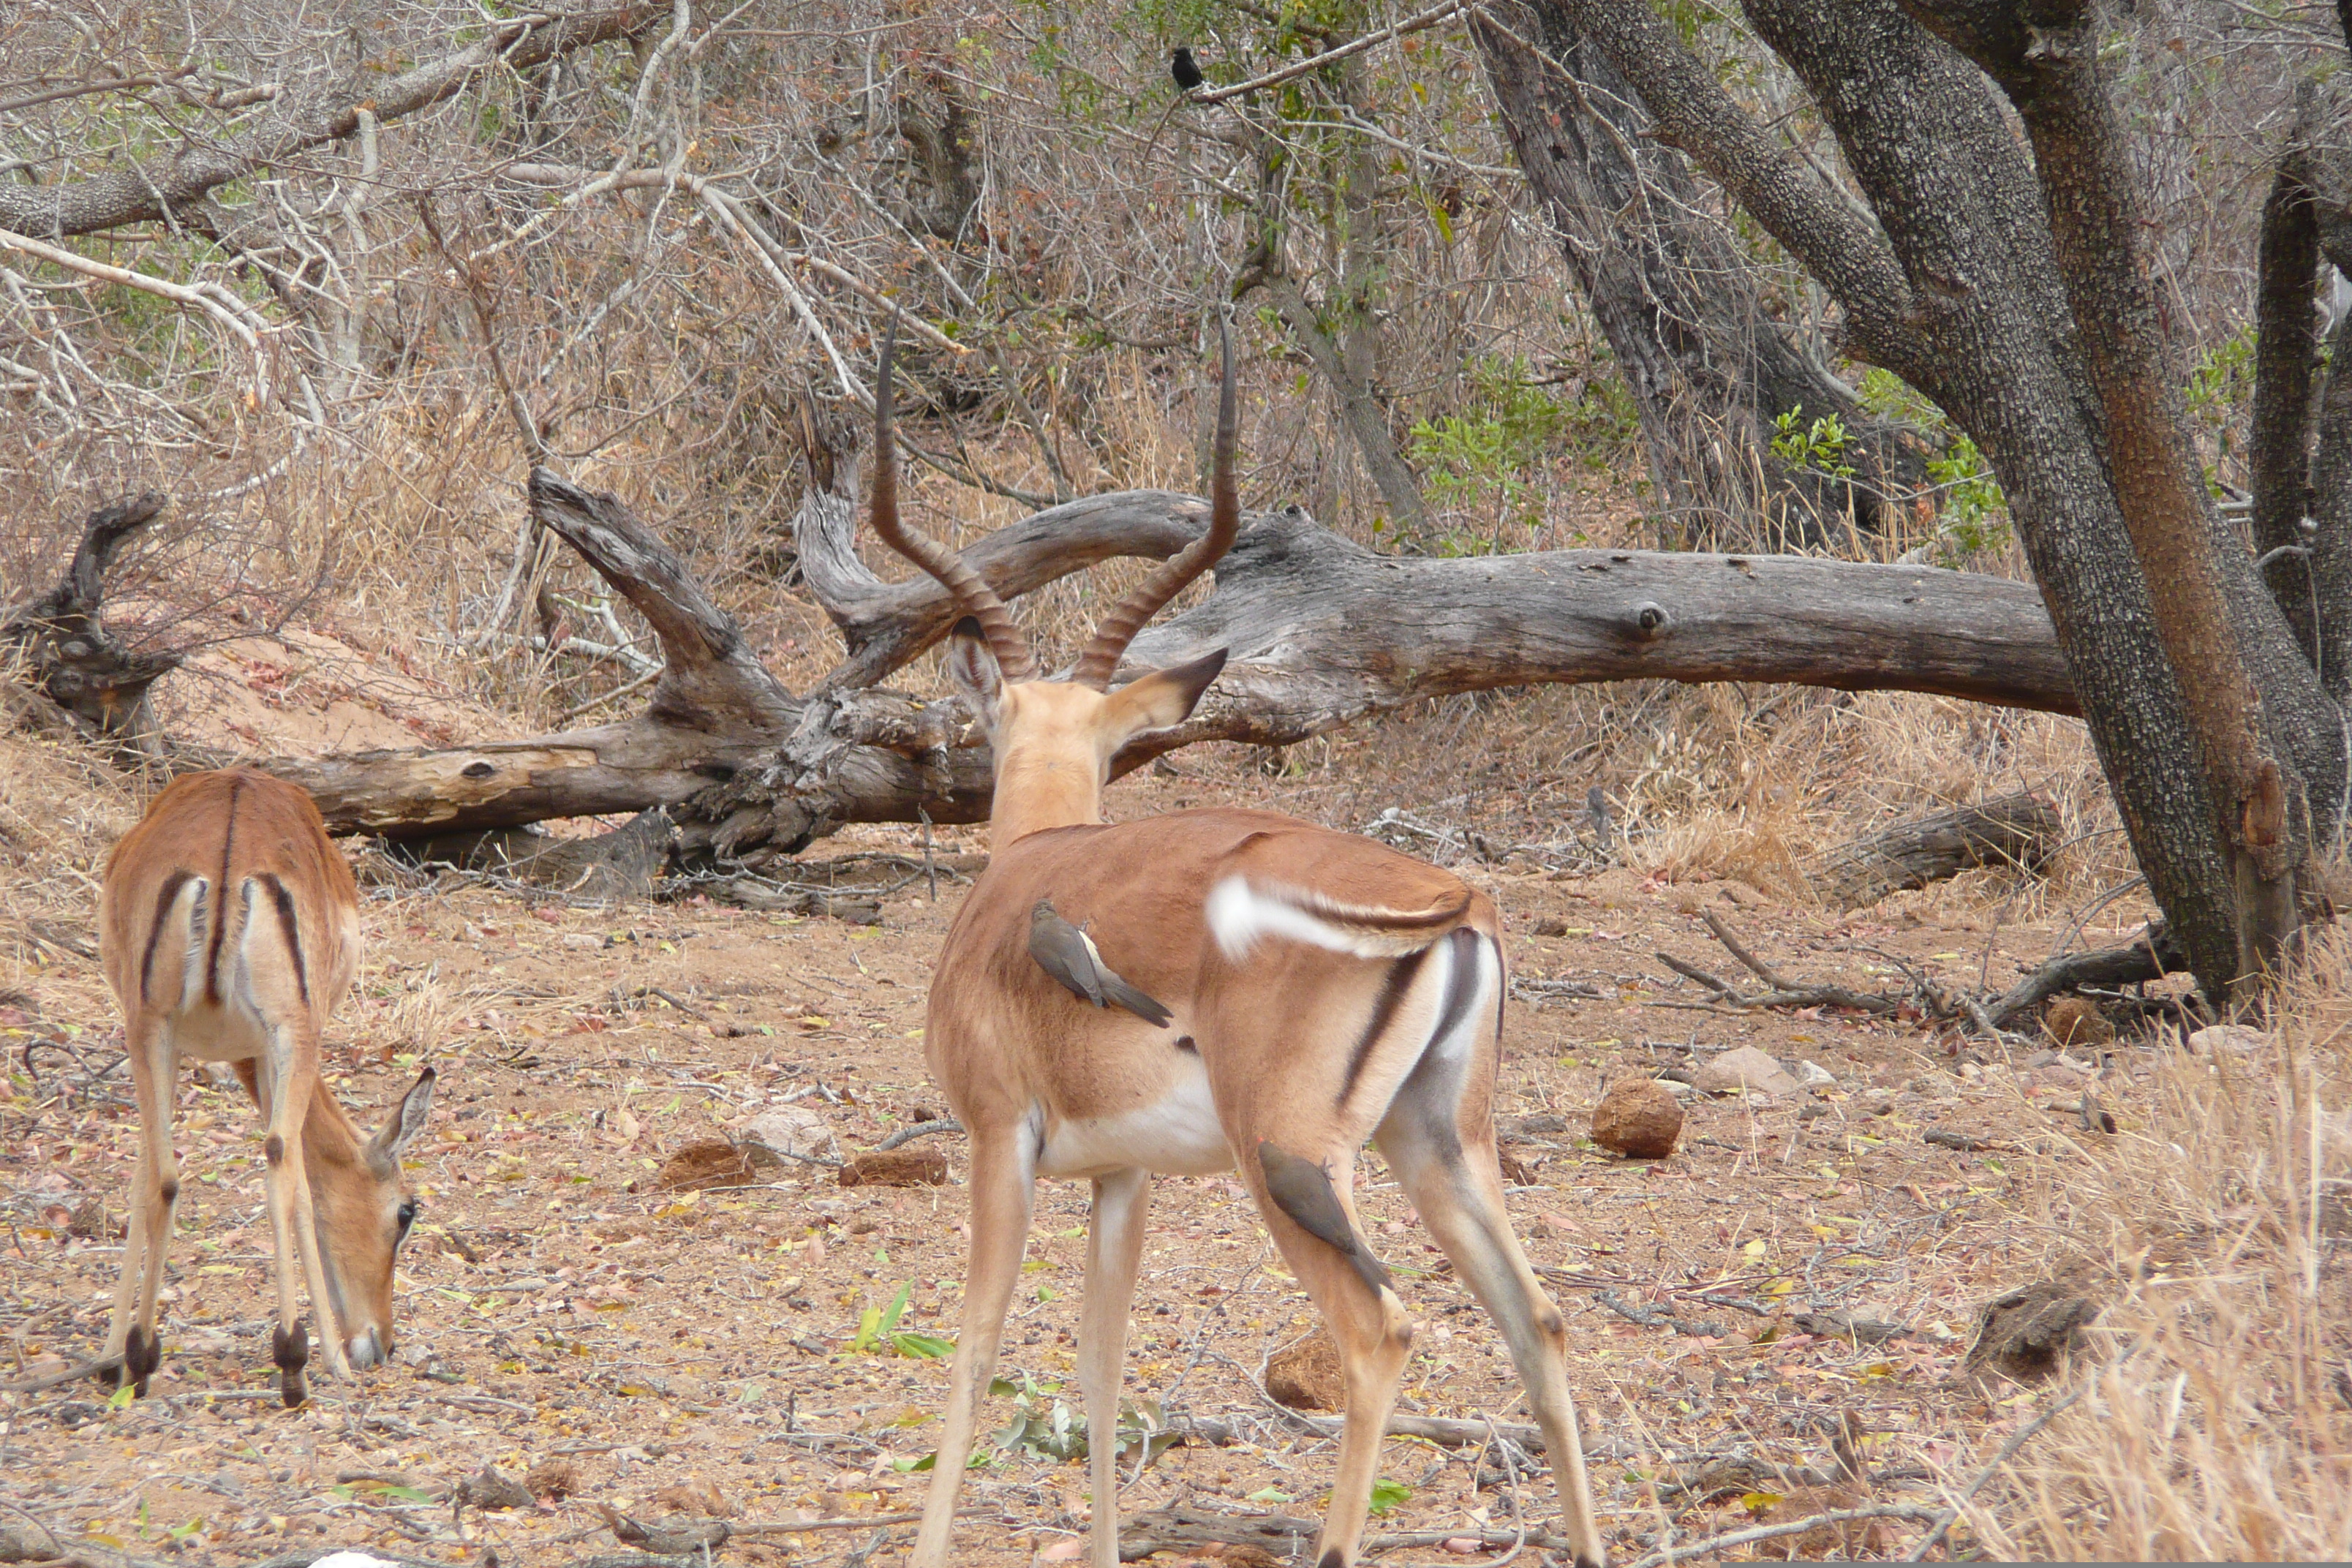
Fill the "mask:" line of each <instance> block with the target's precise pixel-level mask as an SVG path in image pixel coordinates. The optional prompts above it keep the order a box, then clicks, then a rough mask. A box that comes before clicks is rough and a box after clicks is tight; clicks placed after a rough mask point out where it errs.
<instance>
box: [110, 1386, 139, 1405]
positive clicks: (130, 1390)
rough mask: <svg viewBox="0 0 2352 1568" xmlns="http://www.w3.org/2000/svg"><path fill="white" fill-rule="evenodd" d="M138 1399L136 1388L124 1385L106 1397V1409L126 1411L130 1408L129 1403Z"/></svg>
mask: <svg viewBox="0 0 2352 1568" xmlns="http://www.w3.org/2000/svg"><path fill="white" fill-rule="evenodd" d="M138 1397H139V1390H138V1387H137V1386H136V1385H135V1384H128V1383H126V1384H123V1385H122V1386H121V1388H118V1389H116V1390H115V1391H114V1392H113V1393H112V1394H109V1395H108V1396H107V1400H106V1407H107V1408H108V1409H109V1410H128V1409H130V1408H131V1401H132V1400H134V1399H136V1398H138Z"/></svg>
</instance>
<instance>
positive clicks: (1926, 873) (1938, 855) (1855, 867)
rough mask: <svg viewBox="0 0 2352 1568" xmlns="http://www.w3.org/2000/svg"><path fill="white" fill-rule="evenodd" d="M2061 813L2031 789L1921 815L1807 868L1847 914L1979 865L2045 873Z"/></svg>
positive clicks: (1844, 846)
mask: <svg viewBox="0 0 2352 1568" xmlns="http://www.w3.org/2000/svg"><path fill="white" fill-rule="evenodd" d="M2059 831H2060V824H2059V821H2058V813H2057V810H2056V808H2055V807H2053V806H2052V805H2051V804H2050V803H2049V802H2048V801H2046V800H2043V799H2042V797H2041V796H2040V795H2035V794H2034V793H2033V792H2032V791H2031V790H2021V791H2019V792H2018V793H2017V794H2015V795H2002V796H2001V797H2000V799H1998V800H1988V801H1981V802H1979V803H1978V804H1977V805H1960V806H1954V807H1953V808H1952V809H1950V810H1949V811H1938V812H1936V813H1934V814H1932V815H1930V816H1915V817H1912V818H1910V819H1909V820H1907V821H1904V822H1898V823H1895V825H1894V826H1890V827H1886V828H1884V829H1882V830H1880V831H1879V832H1876V833H1874V834H1871V835H1870V836H1869V837H1864V838H1857V839H1854V840H1853V841H1852V842H1850V843H1846V844H1841V845H1838V846H1836V847H1834V848H1831V849H1825V850H1823V851H1822V853H1821V855H1820V856H1818V857H1817V858H1815V860H1814V862H1813V864H1812V865H1811V867H1809V868H1807V870H1808V874H1809V875H1810V876H1811V879H1812V880H1813V882H1814V883H1815V884H1816V885H1817V886H1819V887H1820V889H1821V890H1822V897H1823V898H1824V899H1826V900H1828V901H1829V902H1831V903H1832V904H1834V905H1835V906H1837V907H1838V908H1839V909H1842V910H1855V909H1861V908H1863V907H1864V905H1867V904H1874V903H1876V902H1877V901H1878V900H1881V899H1883V898H1885V897H1886V896H1887V895H1888V894H1889V893H1895V892H1901V891H1903V890H1905V889H1912V888H1924V887H1926V886H1927V884H1928V883H1930V882H1939V881H1942V880H1943V879H1945V878H1947V877H1956V876H1958V875H1959V873H1961V872H1962V871H1965V870H1967V869H1968V868H1970V867H1972V866H2022V867H2024V868H2028V869H2029V870H2037V871H2038V870H2040V869H2041V868H2042V865H2043V864H2044V863H2045V862H2046V861H2048V859H2049V858H2050V857H2051V855H2052V854H2053V853H2054V852H2055V851H2056V848H2057V846H2058V836H2059Z"/></svg>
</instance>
